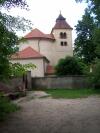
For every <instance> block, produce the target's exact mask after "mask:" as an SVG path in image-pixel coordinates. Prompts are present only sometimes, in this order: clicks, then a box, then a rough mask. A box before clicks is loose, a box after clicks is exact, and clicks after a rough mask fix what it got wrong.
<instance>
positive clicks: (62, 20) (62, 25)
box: [53, 14, 72, 29]
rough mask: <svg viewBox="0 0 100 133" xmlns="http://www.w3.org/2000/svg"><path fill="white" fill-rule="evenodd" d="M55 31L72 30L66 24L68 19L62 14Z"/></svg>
mask: <svg viewBox="0 0 100 133" xmlns="http://www.w3.org/2000/svg"><path fill="white" fill-rule="evenodd" d="M53 29H72V27H71V26H70V25H69V24H68V23H67V22H66V19H65V18H64V17H63V16H62V15H61V14H60V15H59V16H58V18H57V19H56V24H55V26H54V27H53Z"/></svg>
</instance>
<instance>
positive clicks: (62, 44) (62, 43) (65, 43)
mask: <svg viewBox="0 0 100 133" xmlns="http://www.w3.org/2000/svg"><path fill="white" fill-rule="evenodd" d="M60 45H61V46H67V45H68V44H67V42H61V43H60Z"/></svg>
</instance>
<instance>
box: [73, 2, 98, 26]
mask: <svg viewBox="0 0 100 133" xmlns="http://www.w3.org/2000/svg"><path fill="white" fill-rule="evenodd" d="M75 1H76V2H82V1H85V2H87V3H88V6H89V7H90V9H91V13H93V14H94V18H95V19H96V21H97V23H99V24H100V0H75Z"/></svg>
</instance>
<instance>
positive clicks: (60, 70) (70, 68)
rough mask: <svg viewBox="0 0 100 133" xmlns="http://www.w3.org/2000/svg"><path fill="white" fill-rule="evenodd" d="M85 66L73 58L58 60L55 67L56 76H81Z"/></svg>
mask: <svg viewBox="0 0 100 133" xmlns="http://www.w3.org/2000/svg"><path fill="white" fill-rule="evenodd" d="M85 68H86V65H85V64H84V63H83V62H82V61H79V60H77V59H76V58H74V57H66V58H64V59H60V60H59V62H58V64H57V65H56V66H55V71H56V74H57V75H59V76H60V75H83V74H84V71H85Z"/></svg>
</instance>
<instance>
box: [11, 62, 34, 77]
mask: <svg viewBox="0 0 100 133" xmlns="http://www.w3.org/2000/svg"><path fill="white" fill-rule="evenodd" d="M34 68H36V66H35V65H34V64H32V63H29V64H23V65H22V64H20V63H14V64H12V63H11V64H10V73H11V74H10V75H11V76H14V77H20V76H23V75H24V74H26V73H27V71H28V70H30V69H34Z"/></svg>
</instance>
